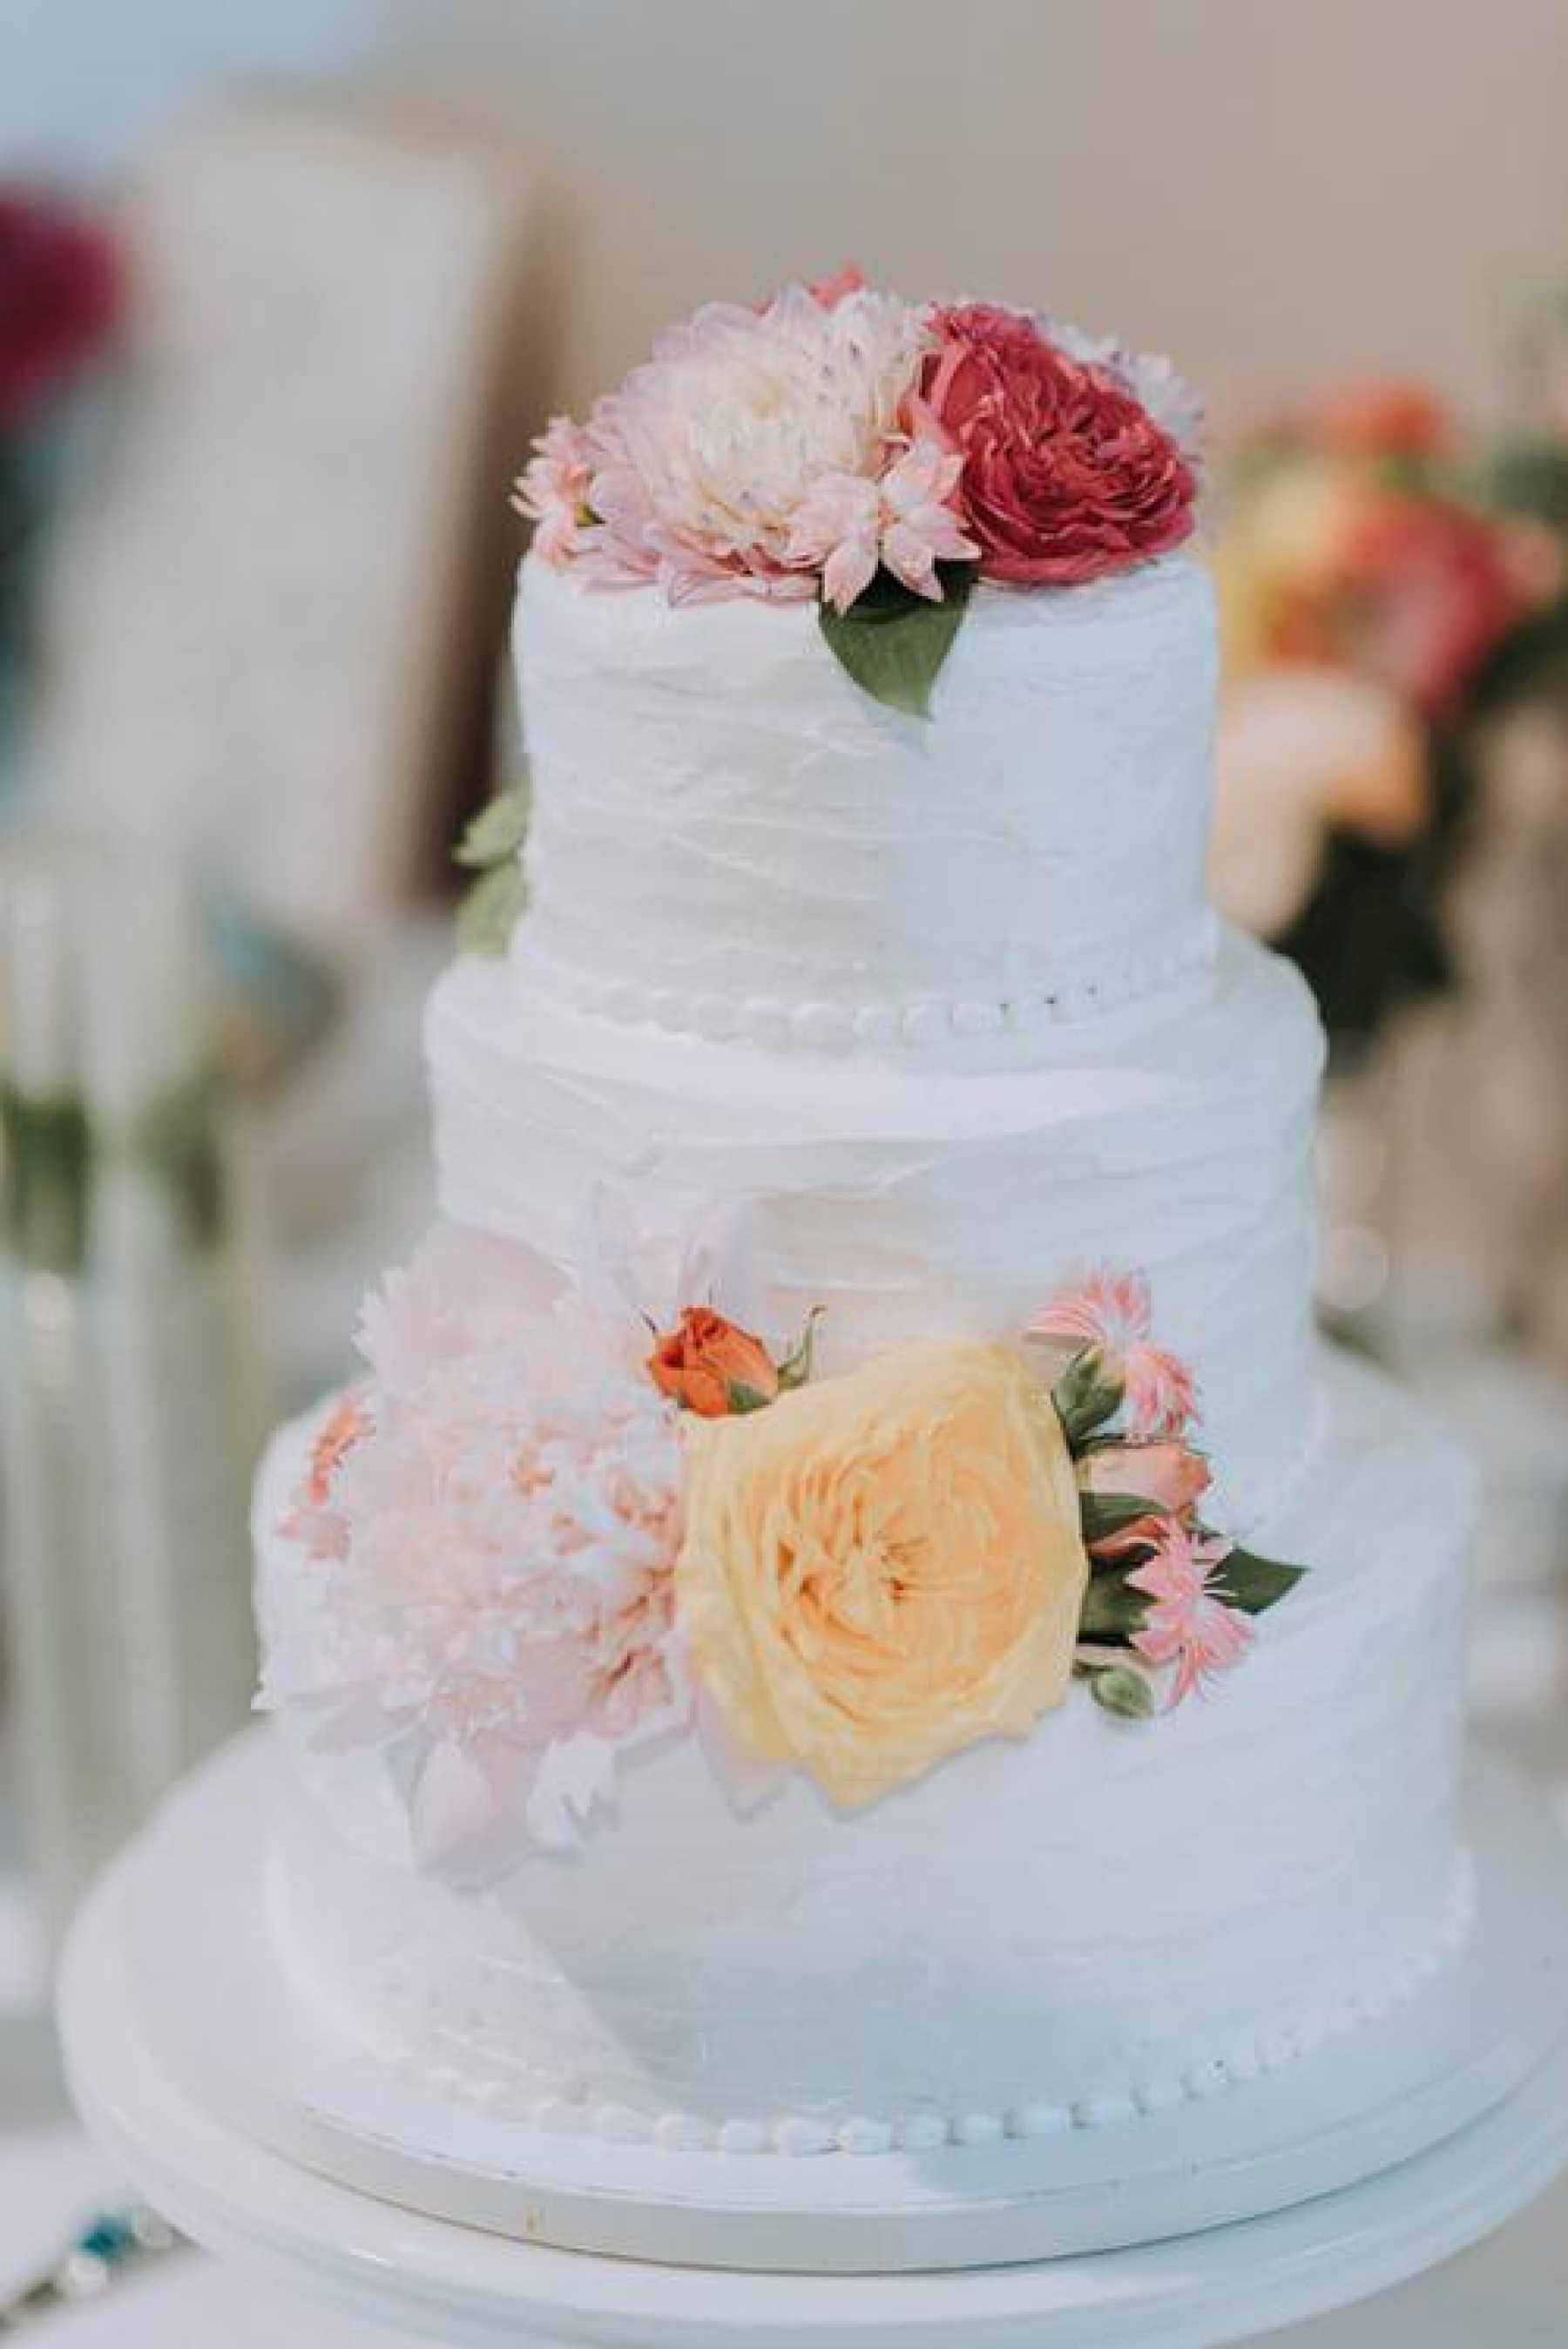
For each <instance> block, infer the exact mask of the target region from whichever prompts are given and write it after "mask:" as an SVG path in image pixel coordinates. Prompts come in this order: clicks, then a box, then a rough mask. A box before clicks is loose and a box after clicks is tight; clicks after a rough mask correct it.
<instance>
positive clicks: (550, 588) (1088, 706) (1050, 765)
mask: <svg viewBox="0 0 1568 2349" xmlns="http://www.w3.org/2000/svg"><path fill="white" fill-rule="evenodd" d="M516 645H517V657H518V664H519V675H520V682H521V698H522V709H523V724H524V730H525V734H526V738H527V742H528V748H529V752H530V759H531V770H532V779H533V820H532V831H531V838H530V842H529V846H528V851H527V858H528V868H529V876H530V881H531V898H532V902H531V910H530V912H529V915H528V916H527V918H526V919H525V921H524V922H523V923H522V924H521V926H520V928H519V931H518V934H517V937H516V940H515V943H514V953H515V956H516V957H517V961H518V967H519V969H520V972H521V973H523V974H525V975H526V974H528V973H530V972H534V973H537V970H538V968H540V967H541V966H544V967H547V968H549V969H550V970H551V971H552V973H553V974H554V977H553V978H552V991H554V992H557V993H564V994H567V995H569V996H572V997H574V998H577V999H586V1000H590V1001H592V1002H593V1004H594V1006H595V1007H596V1008H599V1009H606V1010H610V1011H612V1012H613V1013H616V1014H618V1015H619V1016H629V1017H652V1018H654V1019H659V1020H661V1021H662V1022H663V1023H664V1024H667V1025H670V1026H676V1027H681V1028H689V1029H693V1030H697V1031H699V1032H706V1033H711V1034H715V1035H721V1034H730V1033H736V1032H746V1033H749V1034H752V1035H754V1036H760V1037H765V1038H766V1039H767V1040H771V1041H774V1042H778V1043H780V1044H782V1043H788V1042H790V1041H802V1042H806V1043H808V1044H815V1043H821V1042H830V1041H834V1040H842V1041H846V1042H847V1041H850V1040H855V1041H858V1042H861V1043H862V1044H870V1045H872V1047H873V1048H876V1047H881V1046H883V1045H885V1044H886V1043H888V1042H890V1041H893V1040H905V1039H907V1040H909V1041H912V1042H915V1043H918V1042H920V1041H921V1040H923V1031H926V1030H934V1031H935V1032H937V1033H938V1034H940V1033H942V1032H943V1031H944V1030H948V1029H952V1028H954V1027H955V1028H956V1030H957V1032H958V1033H959V1034H961V1035H962V1034H963V1033H965V1032H966V1031H967V1030H969V1029H971V1028H973V1027H978V1028H989V1027H991V1026H993V1025H1000V1024H1006V1023H1008V1022H1010V1021H1013V1020H1015V1019H1016V1021H1017V1023H1018V1024H1020V1025H1023V1024H1026V1023H1028V1024H1032V1023H1034V1022H1036V1021H1037V1020H1040V1019H1050V1018H1052V1017H1053V1016H1055V1015H1056V1014H1057V1013H1058V1012H1065V1013H1066V1014H1067V1015H1068V1016H1082V1015H1083V1014H1085V1013H1088V1012H1091V1011H1093V1010H1094V1009H1097V1008H1099V1006H1100V1005H1101V1003H1105V1004H1111V1003H1115V1002H1118V1001H1120V1000H1123V999H1126V998H1127V997H1128V996H1130V994H1132V993H1134V992H1135V991H1139V990H1141V989H1146V988H1149V987H1150V986H1153V985H1157V984H1158V983H1159V981H1160V979H1161V978H1162V977H1164V976H1166V975H1168V974H1169V973H1171V972H1173V971H1174V970H1176V969H1178V968H1182V967H1185V966H1187V965H1190V964H1191V962H1193V961H1194V960H1196V959H1197V958H1198V957H1200V956H1201V954H1202V951H1203V947H1204V942H1205V939H1206V936H1207V923H1206V917H1205V915H1204V910H1203V895H1202V867H1203V852H1204V840H1205V834H1206V831H1207V825H1208V813H1209V800H1210V765H1211V753H1212V725H1213V698H1214V678H1215V664H1216V654H1215V630H1214V616H1213V598H1212V589H1211V586H1210V584H1209V580H1208V577H1207V574H1205V572H1204V571H1203V569H1202V566H1201V565H1200V564H1198V563H1196V562H1195V561H1194V560H1193V559H1192V558H1191V556H1188V555H1171V556H1167V557H1165V558H1164V559H1163V560H1161V561H1160V562H1157V563H1153V564H1147V565H1145V566H1143V567H1142V568H1141V569H1139V570H1137V571H1134V572H1131V573H1129V574H1125V575H1123V576H1122V577H1120V578H1118V579H1114V580H1109V581H1106V582H1103V583H1101V584H1100V585H1095V586H1089V587H1078V588H1071V589H1058V590H1046V591H1043V592H1040V593H1037V594H1032V595H1021V594H1017V593H1014V592H1009V591H1008V590H1006V589H1003V588H985V587H982V588H979V589H977V590H976V591H975V595H973V597H972V598H971V601H970V605H969V607H968V609H967V611H966V613H965V618H964V623H963V626H962V627H961V628H960V630H959V632H958V636H957V639H956V642H955V644H954V648H953V651H952V653H951V654H950V655H949V657H948V660H947V662H946V665H945V667H944V669H943V671H942V674H941V676H940V678H939V679H938V681H937V686H936V691H935V696H934V705H933V715H932V717H931V718H930V719H929V720H921V719H914V718H907V717H903V716H901V715H900V714H899V713H897V712H896V711H893V710H891V709H886V708H885V707H883V706H882V704H881V703H879V702H876V701H874V700H872V698H870V696H868V695H867V694H865V693H864V692H862V691H861V688H859V687H858V686H856V685H854V684H853V683H852V682H851V679H850V678H849V677H848V676H847V675H846V673H845V671H844V670H843V669H842V668H841V667H840V665H839V664H838V662H837V661H836V660H835V659H834V658H833V657H832V656H831V655H830V652H829V651H828V649H827V647H826V645H825V644H824V643H823V641H822V637H821V635H820V629H819V626H818V622H817V616H816V612H815V609H814V607H813V606H811V605H800V604H794V605H771V604H759V603H757V602H754V601H751V600H749V599H747V598H735V599H730V600H727V601H718V602H715V603H712V604H707V605H696V606H686V607H682V608H680V609H674V608H672V607H671V606H670V605H667V604H665V602H664V600H663V599H662V598H661V597H659V596H657V595H653V594H651V593H648V592H638V591H626V592H621V593H614V592H612V591H607V590H604V589H595V588H593V587H587V586H584V585H582V584H581V583H580V582H578V581H577V580H575V579H573V577H572V576H571V574H569V573H568V572H565V571H562V570H552V569H551V568H550V567H549V566H548V565H547V564H542V563H540V562H538V561H536V560H534V559H533V558H530V559H529V560H528V561H527V562H526V563H525V564H524V565H523V569H522V580H521V592H520V595H519V597H518V606H517V628H516Z"/></svg>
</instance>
